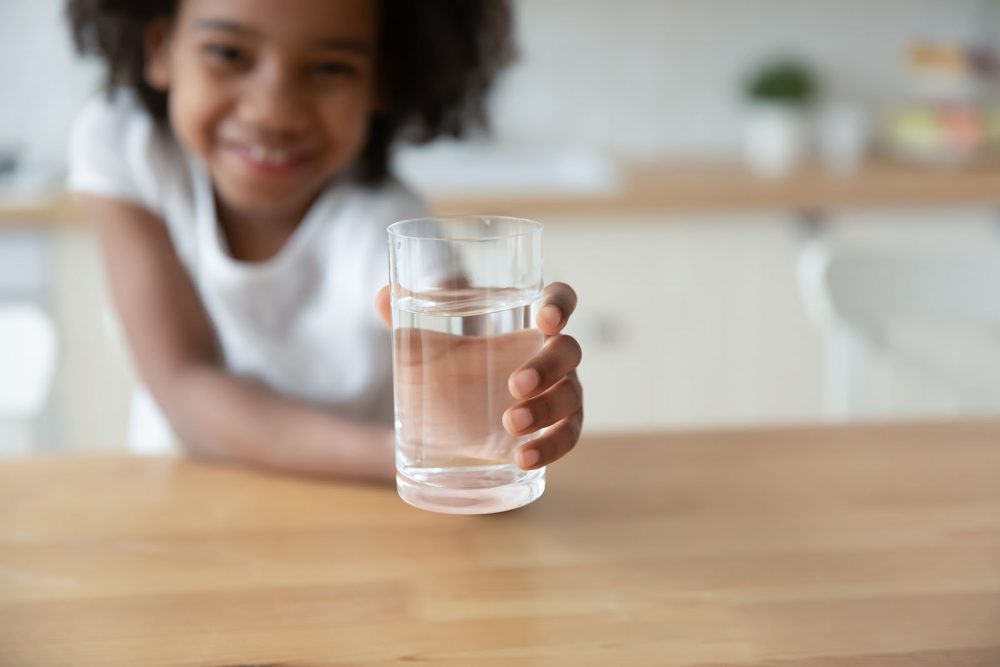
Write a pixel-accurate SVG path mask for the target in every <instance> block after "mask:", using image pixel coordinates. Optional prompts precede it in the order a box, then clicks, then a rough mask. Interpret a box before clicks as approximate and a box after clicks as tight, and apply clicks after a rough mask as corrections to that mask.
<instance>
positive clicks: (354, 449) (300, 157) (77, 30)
mask: <svg viewBox="0 0 1000 667" xmlns="http://www.w3.org/2000/svg"><path fill="white" fill-rule="evenodd" d="M68 11H69V17H70V20H71V23H72V27H73V34H74V37H75V40H76V43H77V46H78V48H79V49H80V50H81V52H83V53H91V54H97V55H98V56H99V57H101V58H102V59H103V60H104V61H105V62H106V64H107V67H108V72H109V77H108V81H109V95H107V96H102V97H101V98H99V99H95V100H93V101H92V102H91V103H89V104H88V106H86V107H85V108H84V109H83V111H82V112H81V114H80V116H79V118H78V119H77V121H76V124H75V127H74V130H73V136H72V142H71V148H70V187H71V189H72V190H74V191H75V192H78V193H80V194H81V195H82V198H83V199H84V201H85V202H86V205H87V207H88V209H89V211H90V212H91V214H92V217H93V219H94V220H95V221H96V225H97V230H98V234H99V238H100V243H101V246H102V250H103V254H104V257H105V261H106V264H107V271H108V275H109V278H110V285H111V290H112V294H113V296H114V300H115V303H116V306H117V309H118V313H119V316H120V319H121V321H122V324H123V326H124V330H125V332H126V334H127V338H128V341H129V344H130V347H131V350H132V353H133V357H134V360H135V363H136V365H137V367H138V370H139V372H140V375H141V376H142V379H143V381H144V382H145V384H146V385H147V386H148V387H149V390H150V391H151V393H152V395H153V397H154V398H155V401H156V404H157V405H158V406H159V408H160V410H162V413H163V415H165V417H166V421H167V422H169V427H170V429H171V430H172V432H173V433H174V434H176V436H177V438H178V439H179V441H180V442H181V443H183V446H184V447H185V449H186V450H187V451H189V452H191V453H194V454H196V455H200V456H204V457H210V458H215V459H221V460H226V461H233V462H240V463H245V464H250V465H257V466H265V467H270V468H276V469H282V470H287V471H295V472H304V473H312V474H328V475H336V476H340V477H352V478H367V479H391V478H392V476H393V472H394V466H393V433H392V429H391V427H390V424H391V419H392V383H391V348H390V344H391V343H390V335H389V332H388V329H387V324H386V323H387V322H388V319H389V316H388V293H387V289H386V288H385V283H386V282H387V259H386V232H385V229H386V226H387V225H389V224H390V223H392V222H394V221H396V220H401V219H406V218H413V217H420V216H424V215H426V208H425V206H424V204H423V202H422V201H421V200H420V199H419V198H418V197H417V196H415V195H414V194H413V193H412V192H410V191H409V190H408V189H406V187H405V186H404V185H402V184H401V183H400V182H398V181H397V180H395V179H394V178H393V177H392V175H391V174H389V172H388V164H389V157H390V148H391V146H392V144H393V142H394V141H395V140H396V139H399V138H406V139H413V140H417V141H428V140H430V139H433V138H435V137H437V136H441V135H452V136H461V135H462V134H463V133H464V131H465V130H466V129H467V128H468V127H469V126H471V125H476V124H483V123H484V122H485V117H484V113H483V108H484V96H485V95H486V93H487V91H488V89H489V87H490V84H491V83H492V81H493V79H494V76H495V74H496V73H497V72H498V71H499V70H500V69H501V68H502V66H503V65H504V64H505V63H506V61H507V60H508V59H509V58H508V56H509V53H510V44H509V39H510V16H509V8H508V7H507V5H506V4H505V3H504V2H502V1H501V0H431V1H428V0H416V1H414V0H381V1H378V0H155V1H154V0H149V1H146V2H126V1H121V0H69V2H68ZM545 295H546V297H545V299H546V304H547V305H546V306H545V307H544V308H542V310H541V311H540V314H539V318H538V324H539V327H540V329H541V330H542V332H543V333H545V334H546V335H547V336H548V337H549V338H548V341H547V344H546V345H545V346H544V347H543V349H542V351H541V352H539V353H538V355H537V356H536V357H534V358H533V359H531V360H530V361H529V362H527V363H526V364H525V365H523V366H522V367H521V368H519V369H518V370H517V371H516V372H515V373H513V374H512V375H511V378H510V382H509V388H510V391H511V393H512V394H513V395H514V397H515V398H516V399H517V400H518V402H517V403H516V404H515V405H514V406H513V407H512V408H511V409H509V410H508V411H507V412H506V413H505V414H504V417H503V423H504V427H505V428H506V429H507V430H508V431H509V432H511V433H512V434H516V435H523V434H528V433H533V432H535V431H538V430H540V429H541V428H543V427H550V428H549V429H548V431H547V432H546V433H545V434H544V435H542V436H541V437H539V438H537V439H535V440H532V441H530V442H528V443H527V444H526V445H524V446H523V447H522V448H521V449H520V450H519V451H518V453H517V462H518V464H519V465H520V466H521V467H522V468H524V469H531V468H537V467H540V466H544V465H547V464H549V463H552V462H553V461H555V460H556V459H558V458H560V457H561V456H563V455H564V454H565V453H566V452H568V451H569V450H570V449H571V448H572V447H573V446H574V444H575V443H576V441H577V438H578V437H579V433H580V429H581V425H582V420H583V411H582V390H581V388H580V384H579V381H578V380H577V377H576V372H575V369H576V366H577V365H578V364H579V361H580V350H579V346H578V345H577V343H576V342H575V341H574V340H573V339H572V338H571V337H569V336H565V335H560V334H559V331H560V330H561V329H562V328H563V327H564V326H565V324H566V321H567V319H568V318H569V316H570V314H571V313H572V311H573V308H574V307H575V303H576V297H575V295H574V294H573V291H572V290H571V289H570V288H569V287H568V286H566V285H562V284H553V285H550V286H549V287H548V288H547V289H546V291H545ZM373 299H375V305H374V306H373V305H372V300H373Z"/></svg>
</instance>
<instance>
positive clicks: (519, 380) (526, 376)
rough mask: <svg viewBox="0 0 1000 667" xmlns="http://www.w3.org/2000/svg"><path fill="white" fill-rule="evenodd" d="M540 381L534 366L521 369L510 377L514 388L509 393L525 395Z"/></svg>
mask: <svg viewBox="0 0 1000 667" xmlns="http://www.w3.org/2000/svg"><path fill="white" fill-rule="evenodd" d="M540 381H541V378H540V377H539V375H538V371H536V370H535V369H534V368H528V369H526V370H523V371H521V372H520V373H517V374H516V375H514V377H512V378H511V379H510V382H511V384H512V385H513V389H514V391H513V392H511V393H513V394H515V395H516V396H527V395H528V392H530V391H531V390H532V389H534V388H535V387H537V386H538V383H539V382H540Z"/></svg>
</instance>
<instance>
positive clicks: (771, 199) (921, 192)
mask: <svg viewBox="0 0 1000 667" xmlns="http://www.w3.org/2000/svg"><path fill="white" fill-rule="evenodd" d="M623 171H624V179H623V181H624V183H623V186H622V188H621V189H620V190H617V191H615V192H612V193H606V194H593V195H588V194H524V195H517V196H511V195H494V196H487V195H470V196H460V195H454V194H437V195H435V193H433V192H431V193H428V195H429V199H430V203H431V207H432V209H433V210H434V211H435V213H437V214H441V215H445V214H467V213H482V212H489V213H491V214H494V215H521V216H529V217H537V218H541V219H545V218H547V217H554V216H567V215H571V216H572V215H578V216H608V215H623V214H628V215H632V214H638V215H642V214H656V213H659V214H663V213H698V212H719V211H741V210H747V209H758V210H787V209H791V210H796V211H805V212H807V213H814V212H820V211H824V210H829V209H834V208H843V207H850V206H911V205H913V206H929V205H954V204H957V205H967V204H986V205H996V204H1000V165H998V164H977V165H970V166H966V167H955V168H944V167H940V168H932V167H915V166H907V165H901V164H898V163H893V162H887V161H884V160H876V159H873V160H870V161H868V162H867V163H866V164H865V165H864V166H863V167H862V168H861V169H860V170H859V171H858V172H857V173H855V174H852V175H850V176H836V175H833V174H830V173H829V172H827V171H825V170H824V169H822V168H820V167H817V166H811V167H806V168H804V169H801V170H800V171H798V172H796V173H795V174H793V175H791V176H789V177H786V178H780V179H775V180H768V179H762V178H760V177H757V176H754V175H753V174H751V173H749V172H748V171H747V170H746V169H745V168H743V167H741V166H739V165H735V164H734V165H726V164H700V165H699V164H671V163H649V164H630V165H628V166H626V167H624V169H623ZM80 219H81V215H80V211H79V210H78V209H77V208H76V207H75V206H74V205H73V203H72V202H71V201H70V200H69V198H68V197H67V196H65V195H63V194H61V193H50V194H49V195H46V196H37V197H33V198H22V199H17V200H11V199H7V200H4V201H0V227H3V226H13V225H22V226H23V225H49V224H60V223H67V222H70V223H74V222H78V221H79V220H80Z"/></svg>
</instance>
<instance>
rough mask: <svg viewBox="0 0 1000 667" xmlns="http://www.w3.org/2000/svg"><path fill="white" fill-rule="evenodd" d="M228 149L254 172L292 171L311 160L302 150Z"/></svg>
mask: <svg viewBox="0 0 1000 667" xmlns="http://www.w3.org/2000/svg"><path fill="white" fill-rule="evenodd" d="M226 147H227V148H228V149H230V150H232V151H233V152H234V153H235V154H236V155H237V156H238V157H239V158H240V159H241V160H242V161H243V163H244V164H246V165H247V166H248V167H250V168H251V169H253V170H254V171H263V172H268V173H279V172H285V171H290V170H292V169H294V168H296V167H298V166H299V165H301V164H303V163H305V162H306V161H308V159H309V154H308V152H306V151H304V150H300V149H289V148H275V147H271V146H265V145H263V144H228V145H227V146H226Z"/></svg>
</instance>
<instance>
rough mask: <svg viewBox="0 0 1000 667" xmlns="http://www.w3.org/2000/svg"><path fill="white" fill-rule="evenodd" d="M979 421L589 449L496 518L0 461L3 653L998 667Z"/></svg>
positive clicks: (370, 499) (206, 471) (197, 471)
mask: <svg viewBox="0 0 1000 667" xmlns="http://www.w3.org/2000/svg"><path fill="white" fill-rule="evenodd" d="M998 443H1000V423H997V422H992V423H991V422H964V423H936V424H900V425H869V426H852V427H819V426H817V427H808V428H786V429H772V430H746V431H737V430H733V431H719V432H695V433H659V434H649V435H645V436H630V437H589V438H588V437H585V438H584V441H583V442H581V443H580V445H579V446H578V450H577V451H576V452H574V453H573V454H572V455H571V456H569V457H568V458H567V459H566V460H565V461H563V462H560V463H559V464H557V465H555V466H553V467H552V469H551V470H550V482H549V488H548V489H547V491H546V493H545V495H544V496H543V497H542V498H541V499H540V500H539V501H538V502H536V503H535V504H533V505H531V506H528V507H526V508H523V509H521V510H518V511H514V512H510V513H506V514H501V515H494V516H479V517H476V516H471V517H469V516H464V517H463V516H446V515H436V514H431V513H427V512H422V511H419V510H416V509H413V508H411V507H409V506H407V505H405V504H404V503H403V502H402V501H400V500H399V499H398V498H397V497H396V494H395V491H394V489H392V488H388V487H378V486H364V485H353V484H346V483H334V482H323V481H319V480H306V479H296V478H291V477H284V476H279V475H270V474H263V473H259V472H252V471H248V470H241V469H234V468H226V467H221V466H213V465H208V464H205V463H197V462H193V461H189V460H183V459H173V458H129V457H126V456H109V457H92V458H77V457H65V458H27V459H20V460H17V459H7V460H3V461H2V462H0V527H2V532H0V664H4V665H18V666H19V667H30V666H33V665H63V664H65V665H69V664H80V665H105V666H112V665H122V666H124V665H129V666H133V665H140V664H141V665H153V664H157V665H159V664H177V665H180V664H189V665H250V664H254V665H261V664H268V665H272V664H281V665H297V666H303V665H331V666H332V665H361V664H364V665H390V664H400V663H409V662H419V663H423V662H434V663H435V664H436V663H437V662H443V663H448V664H455V665H498V666H499V665H505V666H507V665H542V664H544V665H572V666H574V667H575V666H579V665H595V666H596V665H602V666H603V665H615V666H617V665H622V666H625V665H628V666H632V665H649V666H658V667H659V666H663V665H679V666H692V667H693V666H695V665H697V666H701V667H707V666H709V665H711V666H713V667H735V666H736V665H753V666H757V667H764V666H768V667H778V666H785V665H808V666H810V667H820V666H821V665H822V666H823V667H861V666H862V665H864V666H869V665H884V666H890V665H917V664H920V665H948V666H950V667H961V666H972V665H983V666H986V665H991V666H992V665H998V664H1000V483H998V480H1000V446H998Z"/></svg>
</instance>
